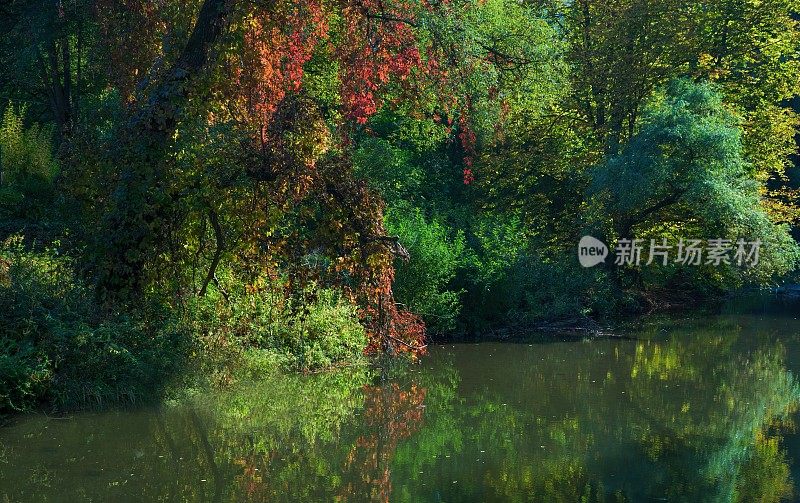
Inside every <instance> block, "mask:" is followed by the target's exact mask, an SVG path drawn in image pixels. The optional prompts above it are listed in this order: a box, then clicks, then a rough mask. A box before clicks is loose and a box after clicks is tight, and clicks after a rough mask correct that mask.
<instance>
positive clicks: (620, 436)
mask: <svg viewBox="0 0 800 503" xmlns="http://www.w3.org/2000/svg"><path fill="white" fill-rule="evenodd" d="M759 326H760V325H756V329H753V327H749V328H747V329H743V328H742V326H741V325H740V324H738V323H736V322H733V321H730V320H728V321H721V322H718V323H716V322H715V323H710V324H709V323H706V325H705V326H703V327H684V328H679V329H676V328H671V329H670V332H669V333H668V334H666V335H665V334H663V333H662V330H661V328H662V327H654V328H652V329H650V330H641V331H640V332H639V333H638V334H637V335H639V336H640V337H641V338H640V340H638V341H594V342H591V343H581V342H556V343H531V344H508V343H506V344H480V345H457V346H453V347H438V348H435V349H434V350H433V351H432V354H431V356H430V357H428V358H426V359H424V360H423V362H422V365H419V366H412V367H411V368H410V369H407V370H406V371H405V372H401V375H400V376H399V377H397V378H392V379H389V380H387V381H376V380H375V379H374V376H373V375H372V373H371V372H370V371H368V370H361V371H356V372H353V371H352V370H349V371H347V372H337V373H333V374H323V375H318V376H308V377H300V376H289V377H286V376H273V377H270V378H267V379H265V380H263V381H261V382H259V383H256V384H249V385H245V386H241V387H240V388H237V389H234V390H229V391H227V392H224V393H219V394H213V395H204V396H199V397H196V398H194V399H192V400H188V401H185V402H182V403H177V404H173V405H168V406H164V407H161V408H159V409H158V410H139V411H128V412H109V413H101V414H81V415H76V416H72V417H71V418H69V419H59V420H53V419H47V418H45V417H41V416H36V417H30V418H24V419H21V420H20V421H19V422H18V423H17V424H15V425H13V426H11V427H7V428H4V429H1V430H0V446H2V448H0V500H2V499H4V498H6V497H7V498H8V499H9V500H10V501H62V500H65V499H67V500H82V499H87V498H93V499H96V500H104V501H111V500H114V501H120V500H127V499H130V497H131V495H136V498H135V499H142V500H147V501H151V500H152V501H157V500H162V501H173V500H181V501H320V500H323V501H330V500H338V501H365V500H367V501H370V500H371V501H430V500H444V501H548V502H549V501H570V502H571V501H598V502H599V501H641V500H647V499H666V500H669V501H748V502H749V501H781V500H785V499H787V498H791V497H792V494H793V493H792V492H793V481H792V479H791V471H790V467H789V465H790V459H791V458H793V457H794V456H796V455H797V453H793V452H787V450H786V448H785V447H784V446H785V445H786V444H785V442H784V436H785V435H787V434H789V435H792V434H793V431H794V427H793V418H794V417H795V412H796V410H797V404H798V400H799V399H800V391H799V390H798V383H797V381H796V380H795V378H794V376H793V374H792V373H791V372H790V371H789V370H788V369H787V358H786V354H787V352H789V351H791V352H792V354H796V353H797V352H799V351H800V344H798V342H797V338H796V337H794V332H793V333H792V334H790V335H787V334H786V332H785V330H786V328H783V329H779V330H775V326H773V325H770V326H764V327H763V330H762V329H758V327H759ZM781 334H783V335H781Z"/></svg>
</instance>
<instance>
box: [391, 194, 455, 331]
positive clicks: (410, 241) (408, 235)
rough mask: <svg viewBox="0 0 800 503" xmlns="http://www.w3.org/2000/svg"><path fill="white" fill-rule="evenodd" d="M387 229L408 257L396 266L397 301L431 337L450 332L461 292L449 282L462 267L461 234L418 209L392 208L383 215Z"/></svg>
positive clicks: (395, 289)
mask: <svg viewBox="0 0 800 503" xmlns="http://www.w3.org/2000/svg"><path fill="white" fill-rule="evenodd" d="M386 227H387V230H388V231H389V232H390V233H391V234H394V235H397V236H399V238H400V243H401V244H402V245H403V246H405V247H406V248H407V249H408V252H409V254H410V256H411V258H410V260H409V261H408V262H405V261H402V260H398V261H397V263H396V272H395V281H394V293H395V297H396V298H397V300H398V301H399V302H401V303H403V304H405V305H406V306H407V308H408V309H409V310H410V311H411V312H413V313H415V314H418V315H420V316H422V318H423V320H425V324H426V326H427V328H428V331H429V332H432V333H434V334H436V333H442V332H446V331H449V330H452V329H453V328H454V327H455V321H456V318H457V317H458V314H459V311H460V296H461V293H462V291H461V290H456V289H453V288H451V286H450V282H451V281H452V280H453V278H454V277H455V275H456V271H457V269H458V268H459V267H461V266H462V265H463V259H464V250H465V244H464V235H463V233H462V232H455V233H454V232H451V231H449V230H448V229H447V228H446V227H445V226H444V225H442V224H441V223H439V222H437V221H436V220H431V221H430V222H429V221H426V220H425V217H424V216H423V215H422V212H421V211H420V210H419V209H408V208H405V207H399V208H392V209H390V210H389V211H387V213H386Z"/></svg>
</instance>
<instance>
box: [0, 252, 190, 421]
mask: <svg viewBox="0 0 800 503" xmlns="http://www.w3.org/2000/svg"><path fill="white" fill-rule="evenodd" d="M21 241H22V240H21V238H19V237H15V238H12V239H8V240H6V241H5V242H4V243H3V244H2V246H0V263H5V264H7V273H6V278H5V279H6V280H5V281H0V411H23V410H28V409H30V408H33V407H35V406H36V405H37V404H39V403H43V402H49V403H52V404H54V405H55V406H56V407H57V408H73V407H85V406H93V405H99V404H103V403H105V402H121V401H127V402H132V401H138V400H148V399H154V398H158V397H160V395H161V392H163V390H164V389H165V384H166V383H167V381H168V380H169V378H170V377H171V376H172V375H173V374H174V373H175V372H176V371H178V370H180V369H181V368H182V366H183V363H184V361H185V356H186V354H187V350H188V344H186V340H185V338H184V337H182V336H181V334H179V333H175V332H170V331H169V330H168V329H166V328H165V327H167V326H168V324H167V323H166V320H167V318H166V316H163V315H161V314H160V313H159V311H158V310H157V309H154V308H141V310H137V311H134V313H136V314H127V315H122V314H114V313H104V312H103V310H102V309H101V307H100V306H99V305H97V304H96V303H95V301H94V299H93V297H92V295H91V294H90V292H89V291H88V289H87V288H86V287H85V286H84V285H83V284H82V283H81V281H80V280H79V279H78V278H77V277H76V275H75V273H74V271H73V265H72V262H71V261H70V260H69V258H67V257H64V256H60V255H58V253H57V252H56V251H55V250H53V249H48V250H44V251H30V250H26V249H25V248H24V247H23V246H22V244H21Z"/></svg>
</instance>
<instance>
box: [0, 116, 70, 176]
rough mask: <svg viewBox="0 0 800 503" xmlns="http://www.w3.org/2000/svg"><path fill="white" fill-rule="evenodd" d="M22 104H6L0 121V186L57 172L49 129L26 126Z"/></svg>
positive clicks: (52, 174) (35, 125)
mask: <svg viewBox="0 0 800 503" xmlns="http://www.w3.org/2000/svg"><path fill="white" fill-rule="evenodd" d="M25 112H26V108H25V107H18V108H17V109H15V107H14V106H13V105H11V104H9V105H8V106H7V107H6V110H5V112H4V113H3V119H2V123H0V187H8V186H11V185H14V184H16V183H19V182H20V181H22V180H24V179H25V178H28V177H37V178H40V179H42V180H44V181H48V182H49V181H52V180H53V178H54V177H55V176H56V174H57V172H58V166H57V164H56V161H55V159H54V158H53V146H52V141H51V137H52V132H51V131H50V130H48V129H47V128H45V127H42V126H40V125H38V124H34V125H32V126H30V127H28V128H26V127H25V126H24V124H23V121H24V119H25Z"/></svg>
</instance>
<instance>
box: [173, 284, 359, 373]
mask: <svg viewBox="0 0 800 503" xmlns="http://www.w3.org/2000/svg"><path fill="white" fill-rule="evenodd" d="M181 323H182V330H184V331H186V332H189V333H192V334H194V337H196V338H197V339H198V340H199V341H200V342H201V347H203V348H204V350H203V351H202V353H203V355H204V356H203V359H202V361H201V362H200V364H201V366H202V367H203V368H205V369H206V372H207V373H211V374H214V373H216V374H217V375H216V376H215V377H214V380H215V381H217V382H228V381H230V380H232V376H231V375H230V374H229V372H230V371H232V370H236V368H237V367H239V366H241V365H244V366H246V367H250V368H249V370H250V371H252V372H256V373H263V372H264V371H272V370H276V369H283V370H293V371H294V370H299V371H304V372H308V371H317V370H321V369H325V368H330V367H334V366H338V365H342V364H348V363H358V362H361V361H362V360H363V351H364V348H365V347H366V345H367V336H366V332H365V330H364V327H363V326H362V325H361V324H360V322H359V318H358V314H357V312H356V308H355V306H354V305H353V304H351V303H350V302H349V301H347V300H346V299H345V298H343V297H342V296H341V295H339V294H338V293H337V292H335V291H334V290H329V289H323V288H317V287H312V288H309V289H307V290H306V291H305V292H303V294H302V295H299V296H297V298H286V297H285V296H284V295H283V293H282V292H281V291H279V290H277V289H275V288H272V287H271V286H267V287H264V288H261V289H259V290H258V291H256V292H252V291H250V292H248V291H247V289H245V288H238V289H235V290H234V291H233V292H231V293H230V294H229V295H228V298H227V299H226V298H224V297H223V296H222V295H221V294H219V293H218V292H209V294H208V295H207V296H206V297H203V298H194V299H192V300H190V301H189V303H188V304H187V306H186V311H185V314H184V315H183V320H182V322H181Z"/></svg>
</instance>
